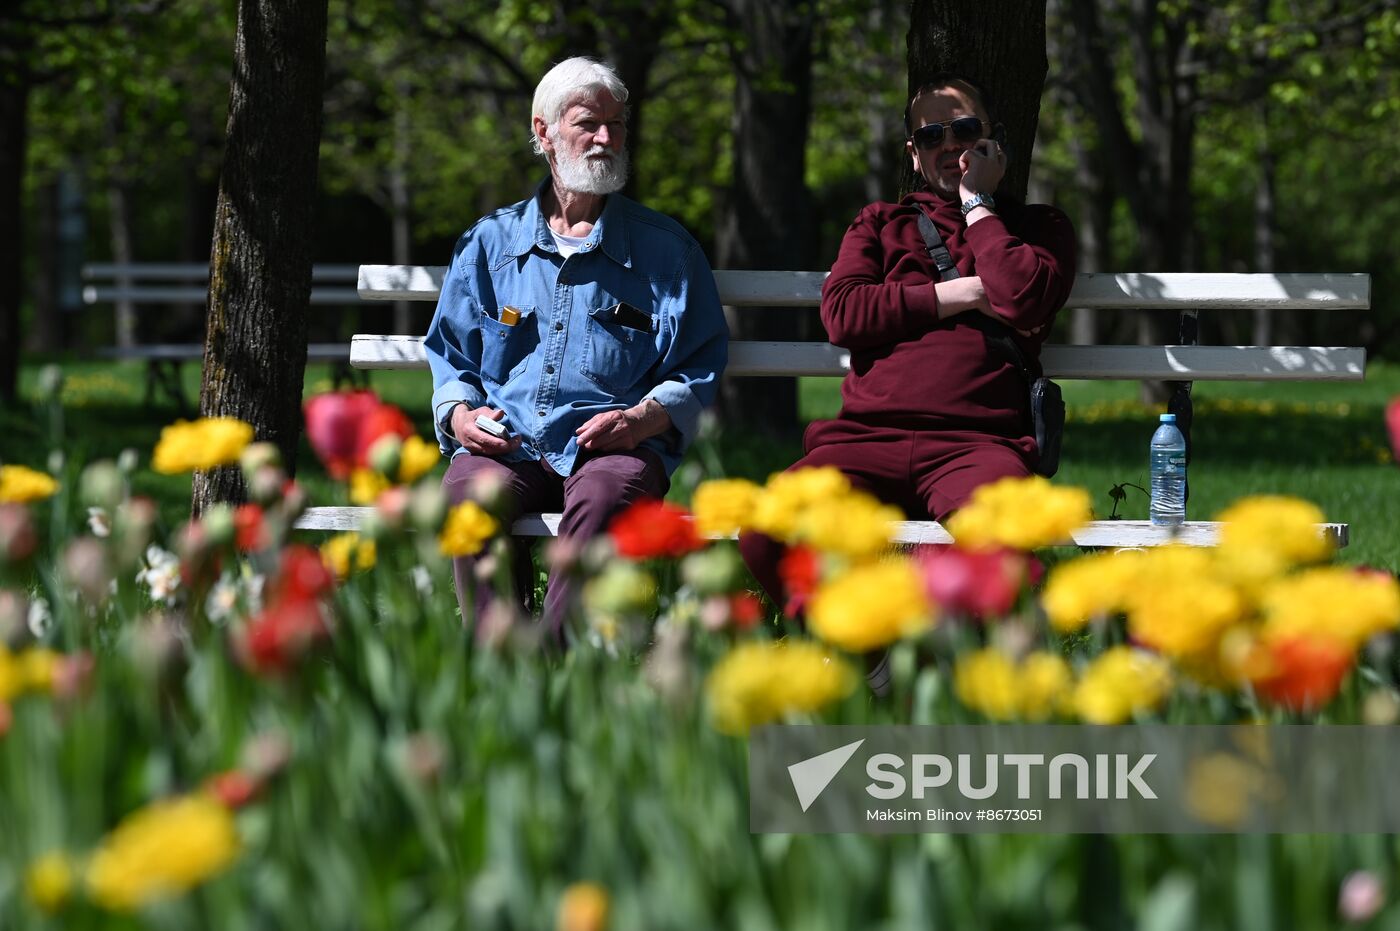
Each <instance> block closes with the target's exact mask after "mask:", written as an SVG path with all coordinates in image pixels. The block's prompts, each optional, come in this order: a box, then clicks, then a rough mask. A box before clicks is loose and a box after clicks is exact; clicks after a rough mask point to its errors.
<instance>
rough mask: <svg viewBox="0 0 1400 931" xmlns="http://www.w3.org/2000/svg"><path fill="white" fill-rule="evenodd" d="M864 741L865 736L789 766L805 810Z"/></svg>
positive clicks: (793, 783)
mask: <svg viewBox="0 0 1400 931" xmlns="http://www.w3.org/2000/svg"><path fill="white" fill-rule="evenodd" d="M863 743H865V738H864V737H862V738H861V739H860V740H857V741H856V742H855V743H851V744H846V745H845V746H844V747H837V748H836V749H835V750H828V751H826V752H825V753H819V754H817V755H816V756H814V757H810V758H808V759H805V760H803V761H802V762H800V763H793V764H792V765H791V766H789V767H788V776H789V777H791V779H792V787H793V789H794V790H795V791H796V792H797V801H798V803H799V804H801V806H802V810H803V811H806V810H807V809H808V808H811V807H812V803H813V802H815V801H816V800H817V797H818V796H819V795H821V794H822V792H824V791H826V787H827V786H829V785H831V780H833V779H835V778H836V774H837V773H839V772H841V768H842V767H843V766H845V765H846V763H848V762H849V761H850V759H851V757H853V756H855V753H856V751H857V750H859V749H860V745H861V744H863Z"/></svg>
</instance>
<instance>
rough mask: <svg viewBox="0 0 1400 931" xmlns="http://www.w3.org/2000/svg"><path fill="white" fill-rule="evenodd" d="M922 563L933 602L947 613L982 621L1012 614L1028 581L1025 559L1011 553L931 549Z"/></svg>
mask: <svg viewBox="0 0 1400 931" xmlns="http://www.w3.org/2000/svg"><path fill="white" fill-rule="evenodd" d="M920 563H921V565H922V567H923V572H924V589H925V591H926V592H927V593H928V596H929V598H930V599H932V600H933V601H934V602H935V603H936V604H938V605H939V606H940V607H941V608H942V609H943V610H944V611H948V612H951V613H953V614H962V615H964V616H967V617H973V618H980V619H982V620H992V619H995V618H998V617H1002V616H1004V615H1005V614H1006V613H1007V612H1009V611H1010V610H1011V608H1012V606H1013V605H1015V604H1016V596H1017V595H1019V594H1020V591H1021V586H1022V584H1023V583H1024V582H1025V580H1026V560H1025V557H1024V556H1022V555H1021V554H1020V553H1016V552H1013V551H1011V550H986V551H978V552H967V551H965V550H960V549H954V548H953V547H949V546H928V547H924V548H923V551H922V553H921V555H920Z"/></svg>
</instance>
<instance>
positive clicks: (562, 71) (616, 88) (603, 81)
mask: <svg viewBox="0 0 1400 931" xmlns="http://www.w3.org/2000/svg"><path fill="white" fill-rule="evenodd" d="M601 91H607V92H608V93H609V94H612V96H613V99H614V100H616V101H617V102H618V103H626V102H627V85H625V84H623V83H622V79H621V78H619V77H618V76H617V72H616V71H614V70H613V69H612V68H610V67H609V66H607V65H605V64H603V63H602V62H601V61H595V60H594V59H592V58H585V57H583V56H579V57H577V58H566V59H564V60H563V61H561V62H560V63H559V64H557V65H555V66H554V67H553V68H550V69H549V71H548V72H547V73H546V74H545V76H544V77H542V78H540V83H539V84H538V85H537V86H536V87H535V102H534V104H533V105H532V106H531V107H530V114H531V117H530V146H531V147H532V148H533V149H534V150H535V154H536V155H543V154H544V149H543V148H542V147H541V146H540V140H539V137H538V136H536V135H535V120H534V118H535V117H537V116H538V117H539V118H540V119H542V120H544V122H545V125H546V126H548V127H550V128H553V127H555V126H556V125H558V123H559V120H560V119H561V118H562V117H563V116H564V111H565V110H567V109H569V107H570V105H572V104H575V103H577V102H578V101H579V100H581V99H583V98H585V97H593V96H595V95H597V94H598V93H600V92H601Z"/></svg>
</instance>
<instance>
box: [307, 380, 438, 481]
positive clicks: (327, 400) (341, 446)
mask: <svg viewBox="0 0 1400 931" xmlns="http://www.w3.org/2000/svg"><path fill="white" fill-rule="evenodd" d="M305 411H306V439H307V441H308V442H310V443H311V448H312V449H313V450H315V452H316V456H317V458H319V459H320V460H321V462H322V463H323V464H324V465H325V467H326V471H327V472H329V473H330V475H331V478H335V479H345V478H348V477H349V476H350V473H351V472H352V471H353V470H354V469H356V468H363V467H364V465H365V458H366V456H367V455H368V454H369V448H370V447H371V446H373V445H374V443H375V441H376V440H378V439H379V438H380V437H383V436H386V435H388V434H391V433H392V434H397V435H398V436H401V437H404V438H407V437H409V436H412V435H413V424H412V423H410V422H409V419H408V417H407V416H405V415H404V412H403V411H401V410H399V409H398V408H397V407H395V406H394V405H392V404H385V403H384V402H383V401H381V400H379V398H378V397H377V396H376V395H375V393H374V392H373V391H332V392H328V393H326V394H318V395H316V396H315V397H313V398H310V399H309V400H307V402H306V408H305Z"/></svg>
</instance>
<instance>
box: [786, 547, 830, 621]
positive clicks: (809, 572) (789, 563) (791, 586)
mask: <svg viewBox="0 0 1400 931" xmlns="http://www.w3.org/2000/svg"><path fill="white" fill-rule="evenodd" d="M778 576H779V578H781V579H782V580H783V588H785V589H787V595H788V600H787V604H785V605H783V613H784V614H786V615H787V616H788V617H797V616H798V615H799V614H801V613H802V611H803V609H804V608H806V606H807V599H809V598H811V597H812V593H813V592H814V591H816V590H817V585H819V584H820V583H821V580H822V561H821V557H820V556H819V555H818V554H817V551H816V550H812V549H808V548H807V547H805V546H792V547H789V548H788V550H787V552H786V553H784V554H783V558H782V559H780V560H779V561H778Z"/></svg>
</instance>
